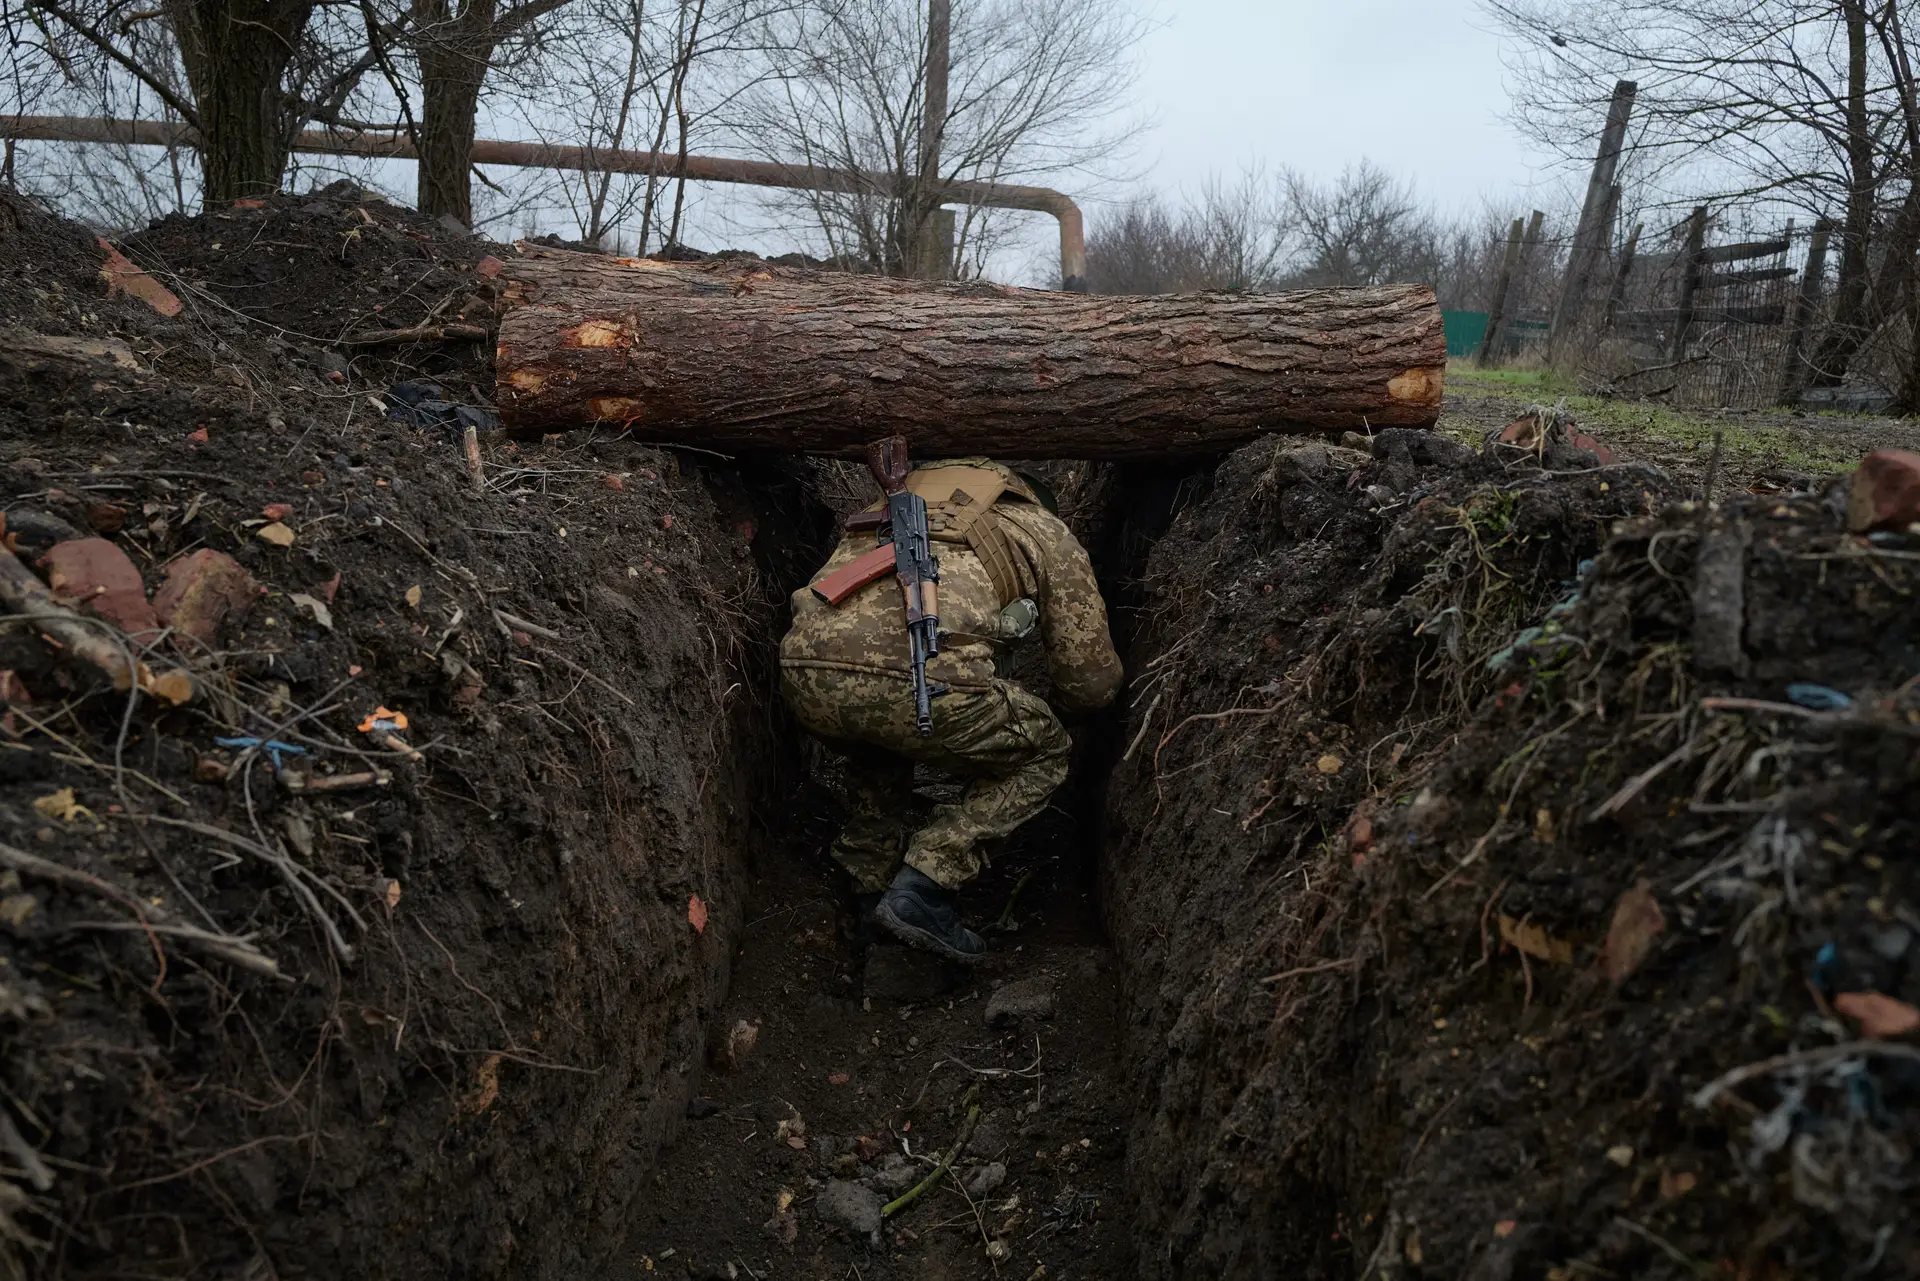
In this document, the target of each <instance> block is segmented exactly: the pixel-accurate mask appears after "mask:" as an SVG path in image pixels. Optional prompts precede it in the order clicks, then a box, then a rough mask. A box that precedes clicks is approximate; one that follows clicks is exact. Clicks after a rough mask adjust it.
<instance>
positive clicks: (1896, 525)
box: [1847, 449, 1920, 534]
mask: <svg viewBox="0 0 1920 1281" xmlns="http://www.w3.org/2000/svg"><path fill="white" fill-rule="evenodd" d="M1916 521H1920V454H1915V453H1911V452H1909V451H1907V450H1904V449H1876V450H1874V451H1873V452H1872V453H1871V454H1868V455H1867V456H1866V457H1865V458H1863V459H1861V460H1860V466H1859V467H1857V468H1856V469H1854V473H1853V492H1852V495H1851V497H1850V498H1849V500H1848V502H1847V528H1848V529H1850V530H1852V531H1853V532H1854V533H1856V534H1864V533H1866V532H1867V531H1868V530H1870V529H1903V528H1905V527H1906V526H1908V525H1911V524H1913V523H1915V522H1916Z"/></svg>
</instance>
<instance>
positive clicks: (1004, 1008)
mask: <svg viewBox="0 0 1920 1281" xmlns="http://www.w3.org/2000/svg"><path fill="white" fill-rule="evenodd" d="M1054 988H1055V984H1054V981H1053V978H1052V976H1051V975H1047V974H1037V975H1035V976H1034V977H1032V978H1027V979H1018V980H1016V981H1014V982H1012V983H1006V984H1003V985H1002V986H1001V987H1000V989H999V990H998V991H996V992H995V993H994V994H993V995H992V996H991V997H989V998H987V1012H986V1019H987V1026H988V1027H999V1026H1001V1025H1003V1024H1007V1023H1016V1022H1018V1021H1020V1020H1021V1019H1050V1018H1052V1017H1053V994H1054Z"/></svg>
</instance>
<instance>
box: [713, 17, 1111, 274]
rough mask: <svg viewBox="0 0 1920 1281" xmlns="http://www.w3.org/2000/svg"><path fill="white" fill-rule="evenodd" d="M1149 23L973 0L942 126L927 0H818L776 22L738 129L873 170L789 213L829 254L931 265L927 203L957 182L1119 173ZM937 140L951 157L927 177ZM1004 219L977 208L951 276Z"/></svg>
mask: <svg viewBox="0 0 1920 1281" xmlns="http://www.w3.org/2000/svg"><path fill="white" fill-rule="evenodd" d="M1144 30H1145V28H1144V25H1143V23H1142V21H1141V20H1140V19H1139V18H1138V17H1136V16H1135V15H1134V14H1133V13H1132V12H1131V11H1130V10H1129V9H1127V8H1125V7H1124V6H1123V4H1121V3H1120V0H1051V2H1049V0H958V2H957V3H954V4H953V5H952V6H951V25H950V28H949V32H948V48H949V50H950V62H949V66H950V74H949V80H948V86H947V99H946V109H945V111H944V112H937V113H936V116H937V118H936V119H934V120H932V121H929V119H928V115H927V87H928V86H927V80H926V75H925V71H926V50H927V38H928V26H927V19H926V11H925V8H924V5H923V3H922V0H818V2H817V3H815V4H814V5H811V6H809V7H807V8H805V9H795V10H789V11H786V12H783V13H780V14H777V15H775V16H773V17H770V18H769V19H767V21H766V22H765V24H764V30H763V31H762V33H761V36H760V40H759V43H760V46H761V48H762V50H763V52H764V56H765V58H766V60H767V65H766V68H765V79H764V82H763V83H761V84H760V85H758V86H757V87H756V88H755V90H754V91H753V92H751V93H749V94H747V95H746V96H745V97H744V98H743V99H742V102H741V105H740V109H739V110H738V111H736V112H734V113H733V114H732V117H731V119H732V132H733V133H734V135H735V136H736V137H737V138H738V139H739V140H740V141H741V143H742V144H743V145H744V146H745V147H747V148H749V149H751V150H753V151H756V152H759V153H761V154H769V153H770V154H772V155H774V156H776V157H778V158H780V159H783V160H788V161H793V162H797V163H802V164H812V165H823V166H830V167H833V168H838V169H849V170H858V171H863V172H866V173H869V174H871V175H872V180H871V182H870V183H869V184H867V185H866V186H865V187H863V188H862V189H860V190H856V191H851V192H809V193H805V194H804V195H802V196H799V197H796V198H794V199H793V200H790V201H787V202H785V203H784V204H783V205H782V206H781V208H782V209H783V210H784V212H785V214H786V216H787V218H788V220H789V223H790V224H792V223H796V222H799V221H802V220H804V221H806V222H810V223H811V224H812V225H813V228H814V229H815V231H816V232H817V234H818V235H819V236H820V238H821V241H822V242H823V244H824V246H825V248H826V250H827V252H828V254H829V255H830V256H833V257H836V258H841V259H844V260H848V261H852V262H858V263H861V264H864V265H865V266H867V267H868V268H870V269H872V270H875V271H881V272H886V273H889V274H894V275H902V274H912V273H914V272H915V271H917V270H922V269H924V267H925V265H926V263H927V261H928V254H927V251H926V249H925V247H924V245H923V243H922V242H923V240H924V238H925V236H926V234H927V229H928V227H929V225H930V223H931V220H930V219H929V218H928V217H927V212H928V211H929V210H931V209H933V208H936V207H938V206H939V205H940V204H942V203H943V201H942V188H943V187H944V185H945V184H947V183H952V182H955V181H963V180H980V181H989V182H1028V183H1046V182H1051V181H1056V180H1060V179H1061V178H1062V177H1063V175H1067V174H1079V175H1088V174H1096V173H1105V172H1110V170H1111V166H1112V164H1113V163H1114V160H1115V157H1116V155H1117V154H1118V153H1119V152H1120V150H1121V148H1122V146H1123V144H1124V143H1125V141H1126V140H1127V139H1128V138H1129V137H1130V136H1131V133H1132V127H1131V126H1130V125H1129V124H1128V123H1126V122H1124V121H1121V120H1119V118H1118V117H1119V113H1120V112H1121V110H1122V109H1123V108H1124V106H1125V103H1126V94H1127V91H1128V89H1129V88H1130V87H1131V85H1132V79H1133V69H1132V64H1131V61H1130V55H1131V51H1132V49H1133V47H1134V45H1135V43H1136V42H1137V40H1138V39H1139V37H1140V36H1141V35H1142V34H1143V32H1144ZM936 96H937V95H936ZM928 138H935V139H937V140H938V155H939V163H938V167H937V168H936V169H934V170H932V171H931V172H923V165H924V156H925V155H926V153H927V147H926V140H927V139H928ZM998 227H999V223H998V222H997V221H996V220H995V219H994V218H993V217H992V216H991V215H990V214H989V212H988V211H986V210H981V209H973V208H969V209H968V210H966V212H965V214H964V216H963V217H962V219H961V221H960V225H959V227H958V229H957V236H956V240H955V244H954V247H953V250H952V252H951V256H950V259H949V263H948V271H949V272H950V273H951V274H957V275H970V274H976V273H977V272H978V271H979V270H980V268H981V265H982V264H983V262H984V259H985V256H986V254H987V252H988V251H989V249H990V248H991V246H992V244H993V243H994V240H995V236H996V233H997V229H998ZM942 248H943V249H944V247H942ZM943 274H946V273H943Z"/></svg>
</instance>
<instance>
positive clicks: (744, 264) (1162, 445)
mask: <svg viewBox="0 0 1920 1281" xmlns="http://www.w3.org/2000/svg"><path fill="white" fill-rule="evenodd" d="M502 274H503V279H504V280H505V282H506V286H505V290H504V294H503V297H504V301H505V303H506V306H507V308H508V310H507V312H506V315H505V317H504V319H503V320H502V322H501V326H500V338H499V344H500V345H499V353H498V362H497V376H498V379H499V388H498V391H499V404H500V410H501V416H502V419H503V421H504V422H505V423H506V424H507V426H508V427H509V428H511V429H515V430H517V431H525V432H538V431H561V430H566V429H568V428H573V427H582V426H588V425H610V426H619V427H624V428H626V429H628V430H629V431H631V432H632V434H633V435H634V436H635V437H637V438H639V439H643V440H652V441H665V442H673V443H681V444H689V445H698V446H701V447H704V448H708V449H717V450H725V451H739V452H749V451H770V450H777V451H799V452H811V453H822V454H838V455H842V456H845V457H858V456H860V455H861V454H862V453H863V451H864V448H865V446H866V444H867V442H869V441H871V440H874V439H876V438H878V437H881V436H885V435H889V434H892V433H895V432H899V433H901V434H903V435H905V436H906V437H907V438H908V440H909V441H910V442H911V443H912V446H913V449H914V451H915V453H916V454H917V455H919V456H921V457H929V456H935V455H943V454H944V455H949V456H951V455H957V454H980V453H984V454H997V455H1002V456H1008V457H1019V458H1140V457H1155V456H1161V457H1165V456H1178V455H1185V454H1197V453H1208V452H1215V451H1220V450H1225V449H1231V448H1233V447H1235V446H1237V445H1241V444H1244V443H1245V442H1247V441H1249V440H1252V439H1254V438H1255V437H1257V436H1259V435H1262V434H1263V433H1268V432H1288V431H1316V432H1341V431H1347V430H1360V431H1364V430H1367V429H1369V428H1380V427H1425V426H1431V425H1432V424H1433V422H1434V420H1435V419H1436V418H1437V417H1438V416H1439V410H1440V398H1441V388H1442V379H1443V373H1444V370H1445V365H1446V339H1445V336H1444V335H1443V333H1442V330H1441V323H1440V309H1439V306H1438V304H1437V303H1436V301H1435V299H1434V295H1433V291H1432V290H1431V289H1429V288H1427V287H1426V286H1424V285H1390V286H1380V287H1375V288H1365V289H1313V290H1302V291H1298V292H1293V293H1280V294H1241V293H1234V294H1228V293H1214V294H1183V295H1169V296H1164V297H1151V298H1118V297H1091V296H1087V295H1083V294H1070V293H1050V292H1043V291H1038V290H1025V289H1011V288H1005V287H1002V286H997V285H982V284H942V283H935V282H927V281H909V280H894V279H886V278H881V277H875V276H858V275H851V274H844V273H830V272H816V271H809V270H805V269H801V268H790V267H777V266H773V265H770V264H767V263H761V262H757V261H741V260H718V261H708V262H703V263H698V264H688V263H658V262H647V261H640V260H634V259H620V258H608V257H603V256H600V255H594V254H581V253H571V252H567V251H564V250H550V249H529V250H528V251H527V252H526V253H525V254H524V255H523V256H521V257H520V258H518V259H517V260H515V261H514V262H513V263H511V264H509V266H508V267H507V269H506V271H505V272H503V273H502Z"/></svg>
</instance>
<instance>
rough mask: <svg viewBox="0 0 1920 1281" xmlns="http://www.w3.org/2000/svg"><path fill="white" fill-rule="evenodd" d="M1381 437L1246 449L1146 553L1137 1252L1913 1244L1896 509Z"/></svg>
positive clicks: (1121, 914)
mask: <svg viewBox="0 0 1920 1281" xmlns="http://www.w3.org/2000/svg"><path fill="white" fill-rule="evenodd" d="M1403 448H1404V443H1403V442H1401V441H1398V440H1395V439H1392V438H1389V437H1386V436H1383V438H1381V439H1379V440H1376V442H1375V444H1374V453H1375V454H1376V455H1379V456H1378V457H1374V458H1366V457H1361V456H1355V455H1339V456H1335V455H1328V454H1325V453H1324V452H1318V451H1314V450H1304V451H1300V450H1296V451H1293V452H1284V451H1280V450H1276V449H1275V448H1274V447H1273V446H1259V447H1253V448H1249V449H1247V450H1243V451H1241V452H1240V453H1239V454H1237V455H1235V456H1234V457H1233V458H1231V459H1229V460H1228V461H1227V462H1226V463H1225V464H1224V465H1222V466H1221V468H1220V469H1219V471H1218V473H1217V475H1215V476H1214V477H1212V481H1211V488H1210V490H1209V491H1208V492H1206V493H1204V494H1202V495H1199V496H1195V497H1190V500H1189V501H1188V503H1187V505H1186V506H1185V507H1184V508H1183V509H1182V510H1180V511H1179V512H1178V514H1177V515H1176V516H1175V517H1174V518H1173V520H1172V523H1171V529H1170V532H1169V533H1168V534H1167V536H1166V537H1165V538H1163V539H1162V540H1161V541H1160V542H1159V544H1158V545H1157V546H1156V547H1155V548H1154V549H1153V551H1152V554H1151V557H1150V558H1149V559H1148V561H1147V563H1146V566H1145V569H1144V577H1143V581H1142V584H1141V588H1140V593H1139V599H1138V603H1139V606H1140V611H1141V612H1140V614H1139V616H1138V621H1139V633H1138V635H1137V638H1136V641H1135V644H1134V646H1133V653H1132V655H1131V657H1130V662H1129V670H1130V672H1132V673H1134V675H1135V685H1134V689H1133V691H1132V695H1131V699H1132V711H1131V712H1130V714H1129V716H1128V718H1127V722H1126V727H1125V734H1124V735H1123V736H1121V740H1122V741H1127V742H1130V743H1133V744H1134V746H1133V749H1132V750H1131V751H1130V752H1129V754H1128V756H1127V757H1126V758H1124V759H1122V761H1121V762H1120V764H1119V766H1118V768H1117V769H1116V771H1115V774H1114V778H1113V780H1112V782H1111V784H1110V788H1109V796H1110V798H1111V799H1110V805H1109V809H1108V815H1109V820H1110V823H1111V826H1110V829H1109V831H1108V834H1107V840H1106V846H1105V863H1104V870H1105V873H1106V883H1105V885H1104V901H1105V905H1106V911H1107V919H1108V922H1109V924H1110V926H1111V929H1112V932H1113V936H1114V939H1115V943H1116V946H1117V948H1118V950H1119V953H1120V955H1121V958H1122V962H1123V967H1124V970H1125V973H1126V976H1127V988H1126V990H1127V1003H1128V1020H1129V1026H1130V1037H1129V1042H1128V1051H1129V1055H1128V1060H1129V1068H1130V1073H1131V1076H1130V1080H1131V1084H1132V1087H1133V1089H1134V1092H1135V1093H1136V1095H1137V1096H1138V1097H1139V1098H1141V1099H1142V1100H1143V1103H1142V1106H1141V1108H1140V1110H1139V1112H1138V1113H1137V1114H1136V1118H1135V1122H1134V1126H1133V1129H1132V1132H1131V1134H1130V1137H1129V1146H1128V1163H1129V1173H1130V1179H1129V1183H1130V1191H1131V1195H1132V1196H1133V1197H1134V1198H1135V1200H1136V1203H1137V1205H1138V1208H1139V1219H1138V1230H1137V1240H1138V1242H1139V1244H1140V1246H1141V1251H1140V1259H1141V1267H1142V1275H1147V1276H1249V1275H1257V1276H1269V1275H1272V1276H1280V1275H1336V1274H1345V1273H1349V1272H1351V1273H1356V1274H1359V1273H1364V1274H1365V1275H1368V1276H1374V1275H1376V1274H1379V1275H1387V1276H1409V1277H1410V1276H1473V1277H1487V1278H1491V1277H1508V1276H1555V1277H1572V1276H1584V1275H1616V1276H1665V1275H1676V1276H1677V1275H1683V1274H1686V1273H1688V1272H1690V1271H1698V1270H1700V1269H1702V1268H1714V1269H1719V1270H1722V1271H1724V1272H1725V1273H1726V1275H1729V1276H1733V1275H1742V1276H1759V1275H1774V1274H1786V1273H1790V1274H1805V1273H1809V1272H1812V1273H1822V1274H1824V1273H1825V1272H1828V1271H1834V1272H1838V1271H1844V1270H1846V1269H1847V1268H1854V1269H1858V1270H1859V1274H1862V1275H1864V1274H1867V1273H1868V1271H1869V1270H1870V1269H1871V1268H1874V1267H1884V1268H1887V1269H1888V1272H1887V1274H1888V1275H1893V1274H1896V1273H1899V1274H1904V1273H1905V1272H1907V1271H1911V1270H1912V1268H1913V1266H1914V1264H1915V1255H1914V1253H1913V1252H1914V1250H1915V1249H1916V1244H1915V1238H1914V1236H1913V1234H1912V1230H1911V1227H1910V1225H1907V1224H1905V1223H1904V1222H1902V1221H1901V1220H1900V1219H1899V1218H1898V1216H1897V1215H1896V1214H1895V1213H1894V1209H1893V1207H1894V1206H1895V1204H1896V1202H1897V1199H1898V1198H1899V1196H1900V1195H1902V1194H1901V1191H1900V1189H1902V1188H1904V1187H1906V1186H1908V1185H1909V1184H1910V1182H1911V1180H1912V1178H1913V1176H1914V1169H1913V1155H1912V1154H1913V1147H1914V1142H1915V1139H1916V1138H1920V1133H1917V1132H1916V1112H1915V1103H1916V1102H1920V1098H1916V1095H1915V1092H1914V1091H1915V1086H1916V1084H1917V1083H1920V1081H1917V1080H1916V1078H1915V1075H1914V1064H1915V1053H1916V1052H1915V1050H1914V1048H1913V1045H1912V1039H1911V1033H1910V1032H1908V1033H1907V1034H1905V1035H1904V1038H1902V1035H1901V1034H1900V1033H1899V1032H1897V1031H1896V1030H1894V1029H1896V1028H1897V1027H1898V1023H1899V1020H1900V1017H1901V1015H1900V1013H1899V1012H1900V1011H1901V1010H1904V1009H1909V1007H1911V1006H1912V1005H1913V1004H1914V1003H1916V1002H1917V1001H1920V986H1917V984H1920V976H1916V975H1915V973H1914V969H1913V965H1912V956H1913V949H1912V947H1911V943H1912V935H1913V931H1914V927H1915V911H1916V900H1915V897H1914V886H1913V884H1912V881H1911V878H1910V877H1909V876H1908V875H1907V869H1906V868H1905V865H1904V862H1903V861H1902V860H1901V859H1900V857H1899V855H1898V853H1897V851H1899V850H1901V849H1904V848H1905V847H1906V846H1907V845H1908V844H1910V843H1911V840H1912V839H1913V832H1914V828H1915V821H1916V817H1917V816H1920V806H1917V805H1916V802H1915V800H1914V797H1915V796H1916V795H1920V792H1916V790H1915V787H1914V784H1915V782H1916V779H1915V776H1914V769H1915V765H1914V761H1915V755H1914V751H1913V742H1912V736H1913V734H1914V732H1915V731H1914V729H1913V725H1914V723H1915V721H1916V720H1920V716H1917V715H1916V713H1915V712H1914V711H1912V710H1910V709H1911V707H1912V701H1911V700H1912V698H1913V695H1912V693H1911V683H1912V677H1913V675H1914V674H1915V672H1916V670H1920V662H1917V661H1916V660H1917V658H1920V654H1917V653H1916V648H1915V639H1916V638H1915V632H1914V625H1913V619H1912V613H1911V607H1910V603H1909V602H1910V599H1911V596H1910V593H1911V592H1912V589H1913V581H1914V569H1913V566H1914V565H1915V564H1916V563H1920V552H1916V551H1915V550H1913V549H1909V548H1907V547H1906V546H1905V543H1904V540H1902V539H1898V538H1896V539H1892V540H1887V539H1885V538H1882V539H1879V540H1876V541H1869V540H1864V539H1858V538H1853V537H1850V536H1848V535H1846V534H1845V533H1843V532H1842V528H1841V519H1840V507H1841V506H1842V505H1841V504H1839V503H1837V501H1836V499H1835V496H1834V491H1832V490H1828V489H1823V490H1821V491H1819V492H1811V493H1809V492H1802V493H1798V494H1791V495H1782V496H1778V497H1773V498H1765V499H1759V498H1750V497H1743V498H1742V499H1741V500H1740V501H1739V502H1736V503H1732V504H1729V505H1728V506H1726V507H1725V508H1716V509H1714V510H1712V511H1708V510H1706V509H1704V508H1702V507H1700V506H1699V505H1698V504H1689V503H1687V502H1683V501H1679V500H1680V499H1681V498H1682V494H1681V493H1680V492H1679V491H1678V488H1677V487H1676V486H1675V485H1674V484H1673V483H1672V482H1671V481H1669V480H1667V479H1666V478H1665V477H1664V476H1662V475H1661V474H1659V473H1656V472H1652V471H1650V470H1647V469H1645V468H1642V467H1639V466H1637V465H1634V464H1621V465H1615V466H1612V467H1598V468H1594V467H1577V468H1574V469H1571V470H1569V471H1565V472H1560V473H1554V472H1546V471H1542V470H1540V469H1538V467H1537V466H1534V465H1532V464H1522V465H1520V466H1519V467H1517V468H1516V467H1515V466H1514V465H1513V464H1512V463H1511V462H1498V461H1490V460H1487V459H1484V458H1479V457H1477V456H1476V457H1462V456H1458V455H1455V456H1451V457H1448V456H1443V453H1442V452H1436V453H1435V454H1434V455H1433V456H1432V457H1430V458H1428V459H1425V460H1423V459H1421V458H1419V457H1417V456H1411V455H1410V454H1408V453H1403V452H1402V451H1403ZM1890 544H1891V545H1890ZM1702 546H1705V547H1708V548H1711V549H1713V550H1712V552H1711V554H1709V555H1707V556H1704V557H1702V556H1700V555H1699V553H1698V549H1699V548H1701V547H1702ZM1802 683H1807V684H1814V685H1821V686H1832V687H1834V688H1836V689H1838V690H1839V691H1841V692H1842V693H1843V694H1845V695H1848V696H1850V698H1851V700H1852V701H1851V703H1850V704H1848V705H1847V706H1846V707H1845V708H1844V709H1842V710H1837V711H1819V710H1814V709H1813V706H1802V705H1801V704H1799V703H1795V702H1793V701H1791V697H1792V695H1790V693H1789V687H1790V686H1792V687H1794V688H1795V693H1796V694H1797V696H1799V697H1801V698H1804V699H1807V700H1809V701H1810V703H1811V704H1814V705H1818V704H1820V702H1821V700H1822V699H1825V698H1828V696H1827V695H1824V694H1821V693H1820V692H1819V691H1804V690H1799V689H1798V686H1800V685H1801V684H1802ZM1715 700H1723V701H1715ZM1727 700H1730V701H1727ZM1863 1015H1868V1016H1872V1017H1874V1018H1875V1019H1876V1020H1878V1021H1877V1022H1876V1023H1875V1024H1872V1025H1868V1024H1863V1022H1862V1016H1863ZM1871 1036H1880V1037H1886V1038H1889V1039H1887V1040H1871V1039H1870V1037H1871ZM1882 1047H1884V1048H1882ZM1753 1065H1758V1066H1753ZM1730 1073H1731V1074H1732V1075H1731V1076H1729V1075H1728V1074H1730ZM1716 1082H1718V1083H1719V1084H1718V1085H1716ZM1770 1270H1773V1271H1770Z"/></svg>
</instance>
